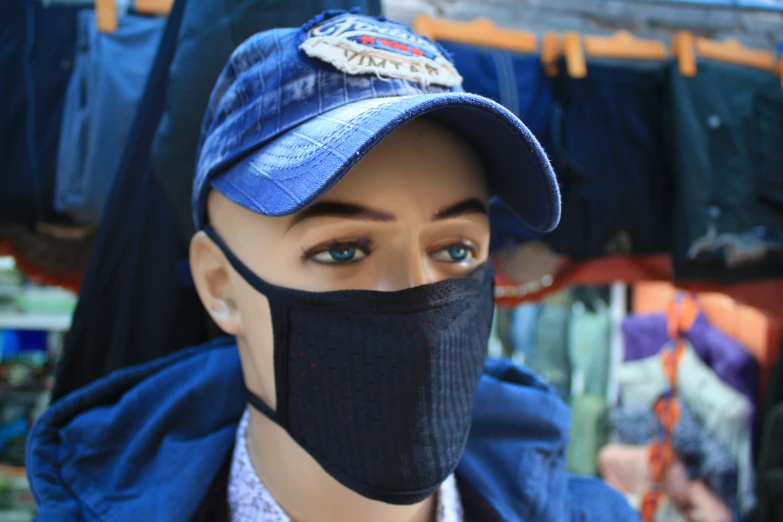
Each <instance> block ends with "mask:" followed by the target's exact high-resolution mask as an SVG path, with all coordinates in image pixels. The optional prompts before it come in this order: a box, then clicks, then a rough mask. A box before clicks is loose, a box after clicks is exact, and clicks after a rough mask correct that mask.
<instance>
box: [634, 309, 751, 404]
mask: <svg viewBox="0 0 783 522" xmlns="http://www.w3.org/2000/svg"><path fill="white" fill-rule="evenodd" d="M684 336H685V338H686V339H687V340H688V341H689V342H690V343H691V344H692V345H693V349H694V350H695V351H696V353H697V354H699V357H700V358H701V359H702V360H703V361H704V362H705V363H706V364H707V365H708V366H709V367H710V368H712V371H714V372H715V375H717V376H718V377H720V379H721V380H722V381H723V382H725V383H726V384H728V385H729V386H731V387H732V388H734V389H735V390H737V391H738V392H740V393H742V394H743V395H745V396H746V397H747V398H748V400H750V402H751V404H756V396H757V393H758V387H759V365H758V363H757V362H756V359H755V358H754V357H753V354H751V353H750V352H749V351H748V350H747V349H745V347H743V346H742V345H741V344H740V343H738V342H737V341H736V340H734V339H732V338H731V337H729V336H728V335H726V334H724V333H723V332H721V331H720V330H718V329H717V328H715V327H714V326H712V325H711V324H710V322H709V321H707V318H706V317H704V314H702V313H700V314H699V315H698V317H696V320H695V321H694V323H693V326H692V327H691V329H690V330H689V331H688V332H685V334H684ZM623 338H624V340H625V360H626V361H635V360H638V359H644V358H647V357H652V356H654V355H656V354H657V353H658V352H659V351H660V350H661V348H662V347H663V345H664V344H666V343H667V342H668V340H669V335H668V334H667V332H666V316H665V315H664V314H650V315H630V316H628V317H627V318H626V319H625V321H623Z"/></svg>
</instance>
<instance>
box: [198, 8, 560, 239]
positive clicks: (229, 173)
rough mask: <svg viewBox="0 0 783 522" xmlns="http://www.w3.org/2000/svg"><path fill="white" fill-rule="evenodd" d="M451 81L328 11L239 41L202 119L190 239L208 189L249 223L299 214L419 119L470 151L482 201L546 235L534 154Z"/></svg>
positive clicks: (506, 116)
mask: <svg viewBox="0 0 783 522" xmlns="http://www.w3.org/2000/svg"><path fill="white" fill-rule="evenodd" d="M390 38H391V40H390ZM357 57H358V58H357ZM369 63H372V65H371V66H370V65H368V64H369ZM461 81H462V80H461V77H460V75H459V74H458V73H457V71H456V69H455V68H454V66H453V64H452V63H451V62H449V61H448V60H447V59H446V57H445V56H444V53H443V51H441V50H440V48H439V46H438V45H437V44H436V43H434V42H432V41H431V40H428V39H427V38H425V37H424V36H421V35H417V34H415V33H413V32H411V30H410V29H408V28H407V27H405V26H404V25H401V24H399V23H396V22H392V21H389V20H386V19H384V18H383V17H368V16H361V15H358V14H356V13H355V12H345V11H330V12H326V13H323V14H321V15H319V16H317V17H316V18H314V19H313V20H312V21H311V22H310V23H308V24H305V25H304V26H302V27H300V28H293V29H275V30H270V31H264V32H262V33H258V34H256V35H254V36H252V37H250V38H249V39H247V40H246V41H245V42H244V43H242V44H241V45H240V46H239V47H238V48H237V49H236V50H235V51H234V53H233V54H232V55H231V59H230V61H229V63H228V64H227V65H226V67H225V68H224V69H223V72H222V73H221V75H220V78H219V80H218V82H217V84H216V85H215V88H214V90H213V94H212V96H211V98H210V101H209V106H208V108H207V112H206V115H205V116H204V123H203V126H202V133H201V139H200V142H199V147H198V158H197V161H196V176H195V178H194V182H193V200H192V201H193V219H194V222H195V224H196V228H199V229H200V228H202V227H203V226H204V224H205V219H206V200H207V196H208V194H209V191H210V190H212V189H214V190H217V191H218V192H220V193H221V194H223V195H224V196H226V197H227V198H228V199H230V200H232V201H233V202H234V203H236V204H238V205H241V206H242V207H244V208H246V209H248V210H250V211H253V212H256V213H259V214H263V215H267V216H283V215H290V214H293V213H294V212H297V211H300V210H302V209H303V208H304V207H306V206H307V205H310V204H311V203H313V202H314V201H316V200H317V199H318V198H319V197H321V196H322V195H323V194H325V193H326V192H327V191H328V190H329V189H330V188H331V187H332V186H334V184H336V183H337V182H338V181H340V179H342V177H343V176H344V175H345V174H346V173H347V172H348V171H349V170H350V169H351V168H352V167H353V166H354V165H355V164H356V163H357V162H358V161H360V160H361V159H362V157H364V155H365V154H367V153H368V152H369V151H370V150H371V149H372V148H373V147H375V146H376V145H377V144H379V143H380V142H381V141H382V140H383V139H384V138H385V137H386V136H388V135H389V134H390V133H392V132H394V131H395V130H396V129H398V128H399V127H401V126H402V125H404V124H406V123H407V122H409V121H411V120H413V119H416V118H418V117H421V116H426V117H427V118H430V119H434V120H437V121H438V122H440V123H442V124H443V125H445V126H446V127H448V128H450V129H452V130H453V131H454V132H456V133H458V134H461V135H462V136H463V137H464V138H465V139H466V141H467V142H468V143H470V145H472V146H473V148H474V149H475V150H476V153H477V154H478V155H479V156H480V157H481V159H482V162H483V164H484V170H485V172H486V177H487V179H486V182H487V186H488V188H489V190H490V191H491V192H493V193H495V194H497V195H498V197H499V198H501V199H503V201H504V202H505V203H506V204H507V205H508V206H509V207H510V208H512V209H513V210H514V211H515V212H516V213H517V215H519V216H520V219H522V220H523V221H524V222H525V223H526V224H527V225H528V226H530V227H533V228H535V229H537V230H539V231H542V232H546V231H548V230H551V229H553V228H554V227H555V226H556V225H557V222H558V221H559V219H560V193H559V190H558V187H557V182H556V179H555V175H554V172H553V171H552V167H551V164H550V162H549V160H548V158H547V156H546V154H545V153H544V151H543V149H542V148H541V146H540V145H539V143H538V141H537V140H536V139H535V137H534V136H533V135H532V134H531V133H530V131H529V130H528V129H527V128H526V127H525V126H524V125H523V124H522V122H521V121H520V120H519V118H517V117H516V116H514V115H513V114H512V113H511V112H509V111H508V110H507V109H505V108H504V107H502V106H501V105H499V104H497V103H495V102H493V101H492V100H489V99H487V98H484V97H482V96H478V95H475V94H469V93H465V92H464V91H462V89H461V88H460V84H461Z"/></svg>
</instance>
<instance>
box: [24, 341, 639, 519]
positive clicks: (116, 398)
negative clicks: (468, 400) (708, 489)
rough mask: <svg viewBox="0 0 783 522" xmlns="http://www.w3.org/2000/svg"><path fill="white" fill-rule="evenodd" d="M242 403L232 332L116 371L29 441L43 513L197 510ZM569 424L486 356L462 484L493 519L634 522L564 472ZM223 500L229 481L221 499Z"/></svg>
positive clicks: (41, 423)
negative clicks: (474, 494)
mask: <svg viewBox="0 0 783 522" xmlns="http://www.w3.org/2000/svg"><path fill="white" fill-rule="evenodd" d="M245 407H246V405H245V400H244V395H243V390H242V373H241V367H240V363H239V356H238V350H237V347H236V343H235V341H234V340H233V339H231V338H226V339H220V340H217V341H214V342H211V343H208V344H205V345H202V346H199V347H196V348H192V349H188V350H183V351H180V352H177V353H174V354H172V355H170V356H167V357H165V358H162V359H158V360H155V361H152V362H150V363H148V364H145V365H143V366H137V367H132V368H127V369H123V370H120V371H118V372H115V373H113V374H111V375H109V376H108V377H106V378H104V379H102V380H100V381H97V382H95V383H93V384H91V385H90V386H87V387H86V388H84V389H81V390H79V391H77V392H75V393H72V394H71V395H68V396H66V397H65V398H63V399H61V400H60V401H58V402H56V403H54V404H53V405H52V407H51V408H49V409H48V410H47V411H46V412H45V413H44V414H43V416H41V418H40V419H39V420H38V422H37V423H36V425H35V426H34V427H33V430H32V432H31V433H30V437H29V440H28V445H27V469H28V475H29V478H30V485H31V488H32V491H33V494H34V495H35V499H36V501H37V502H38V507H39V513H38V519H37V520H41V521H58V522H66V521H72V520H73V521H76V520H78V521H138V520H155V521H157V522H169V521H172V522H173V521H177V522H181V521H188V520H192V519H194V518H198V517H197V512H198V511H199V510H200V509H202V506H203V501H204V498H205V497H206V496H207V495H208V493H209V492H210V491H214V490H215V486H214V484H215V481H216V476H218V475H219V474H220V470H221V469H225V468H226V465H225V463H226V462H228V461H229V459H230V455H231V452H232V449H233V444H234V436H235V432H236V428H237V424H238V422H239V419H240V417H241V415H242V413H243V411H244V409H245ZM569 424H570V411H569V409H568V407H567V406H566V405H565V404H563V403H562V402H561V401H560V399H558V398H557V397H556V395H555V394H554V393H553V392H552V391H551V389H550V388H549V386H548V385H546V384H545V383H543V382H542V381H541V380H539V378H538V377H536V376H535V375H533V374H532V373H530V372H529V371H527V370H525V369H523V368H519V367H515V366H513V365H512V364H510V363H508V362H501V361H488V362H487V365H486V368H485V374H484V376H483V377H482V379H481V384H480V385H479V390H478V395H477V398H476V407H475V414H474V421H473V426H472V430H471V434H470V439H469V442H468V446H467V449H466V451H465V454H464V457H463V459H462V461H461V463H460V465H459V467H458V469H457V478H458V482H463V483H465V484H469V485H470V486H471V489H472V491H475V492H478V495H479V496H480V497H481V498H482V499H483V500H482V502H484V504H485V505H487V506H491V511H493V517H492V519H496V520H504V521H508V522H538V521H547V522H549V521H553V522H555V521H556V522H567V521H568V522H570V521H574V522H576V521H580V522H582V521H598V522H610V521H623V522H624V521H636V520H638V516H637V515H636V513H635V512H633V511H632V510H631V509H630V508H629V506H628V504H627V503H626V502H625V500H624V499H623V498H622V497H621V496H620V495H619V494H618V493H616V492H614V491H613V490H612V489H610V488H609V487H608V486H606V485H604V484H603V483H602V482H601V481H599V480H596V479H588V478H581V477H576V476H573V475H570V474H569V473H568V472H567V470H566V467H565V458H564V455H565V448H566V445H567V442H568V431H569ZM225 496H226V495H225V489H223V490H222V493H219V494H218V497H222V498H223V499H224V498H225ZM463 502H464V501H463ZM480 518H481V521H480V522H485V520H487V519H488V518H485V517H483V516H482V517H480ZM469 522H473V521H469Z"/></svg>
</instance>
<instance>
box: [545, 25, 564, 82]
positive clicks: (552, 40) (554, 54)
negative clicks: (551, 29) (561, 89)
mask: <svg viewBox="0 0 783 522" xmlns="http://www.w3.org/2000/svg"><path fill="white" fill-rule="evenodd" d="M562 55H563V39H562V38H561V37H560V35H559V34H557V33H546V34H545V35H544V39H543V40H542V41H541V66H542V68H543V69H544V74H546V75H547V76H557V75H558V73H559V72H560V71H559V70H558V67H557V62H558V60H560V57H561V56H562Z"/></svg>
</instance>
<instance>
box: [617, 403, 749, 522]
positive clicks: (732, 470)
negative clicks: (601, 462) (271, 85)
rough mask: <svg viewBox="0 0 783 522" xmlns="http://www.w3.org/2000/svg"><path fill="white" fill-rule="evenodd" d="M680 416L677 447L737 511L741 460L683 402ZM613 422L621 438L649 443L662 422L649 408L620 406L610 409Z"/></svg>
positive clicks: (626, 441)
mask: <svg viewBox="0 0 783 522" xmlns="http://www.w3.org/2000/svg"><path fill="white" fill-rule="evenodd" d="M680 407H681V411H682V413H681V416H680V420H679V421H678V422H677V424H676V425H675V427H674V449H675V451H677V454H678V455H679V456H680V458H681V459H682V460H683V462H684V464H685V465H686V467H687V468H688V471H689V475H691V477H692V478H699V479H702V480H703V481H704V483H705V484H707V486H709V488H710V489H712V491H713V492H715V494H716V495H718V496H719V497H720V498H721V499H722V500H723V501H724V502H726V504H727V505H728V506H729V508H730V509H731V510H732V511H735V512H736V511H737V507H738V504H737V461H736V460H735V459H734V458H732V456H731V452H729V450H728V449H727V448H726V447H725V446H723V445H722V444H721V443H719V442H717V441H716V440H715V439H714V438H712V437H710V436H709V435H708V434H707V433H706V432H705V431H704V429H703V428H702V427H701V426H700V425H699V423H698V422H697V421H696V419H695V418H694V417H693V414H692V413H691V411H690V409H689V408H688V406H687V405H685V404H682V403H681V405H680ZM609 422H610V423H611V427H612V431H613V433H614V435H615V436H616V437H617V439H618V442H621V443H623V444H632V445H637V446H638V445H646V444H649V443H650V442H651V441H652V440H654V439H657V438H658V436H659V434H660V430H661V428H660V422H659V421H658V419H657V418H656V417H655V414H654V413H653V412H652V410H650V409H647V408H639V409H634V408H616V409H613V410H611V412H610V413H609Z"/></svg>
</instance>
